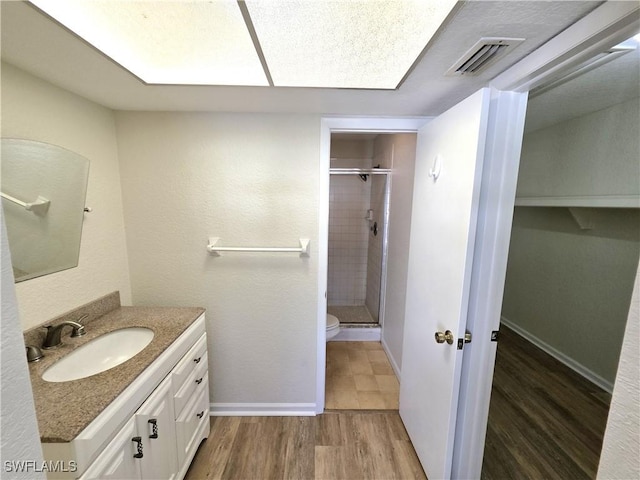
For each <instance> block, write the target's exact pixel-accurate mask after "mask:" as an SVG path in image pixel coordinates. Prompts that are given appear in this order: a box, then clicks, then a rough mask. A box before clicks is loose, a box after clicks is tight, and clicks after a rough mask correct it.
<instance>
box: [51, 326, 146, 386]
mask: <svg viewBox="0 0 640 480" xmlns="http://www.w3.org/2000/svg"><path fill="white" fill-rule="evenodd" d="M152 339H153V330H151V329H149V328H142V327H132V328H122V329H120V330H114V331H113V332H109V333H105V334H104V335H101V336H99V337H96V338H94V339H93V340H91V341H90V342H88V343H86V344H84V345H82V346H81V347H78V348H77V349H75V350H74V351H72V352H71V353H69V354H68V355H66V356H65V357H63V358H62V359H61V360H59V361H57V362H56V363H54V364H53V365H51V366H50V367H49V368H47V369H46V370H45V372H44V374H42V378H43V379H44V380H46V381H47V382H68V381H70V380H77V379H79V378H85V377H90V376H91V375H95V374H96V373H100V372H104V371H105V370H109V369H110V368H113V367H115V366H117V365H120V364H121V363H124V362H126V361H127V360H129V359H130V358H132V357H133V356H134V355H136V354H137V353H139V352H141V351H142V350H143V349H144V347H146V346H147V345H149V343H150V342H151V340H152Z"/></svg>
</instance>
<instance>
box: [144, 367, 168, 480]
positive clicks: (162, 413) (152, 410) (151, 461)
mask: <svg viewBox="0 0 640 480" xmlns="http://www.w3.org/2000/svg"><path fill="white" fill-rule="evenodd" d="M174 418H175V417H174V413H173V394H172V390H171V377H170V376H169V377H167V378H166V379H165V380H164V381H163V382H162V383H161V384H160V386H159V387H158V388H156V389H155V390H154V392H153V393H152V394H151V395H150V396H149V398H147V400H146V401H145V402H144V403H143V404H142V406H141V407H140V408H139V409H138V411H137V412H136V414H135V422H136V427H137V430H138V435H139V436H140V437H141V438H142V442H143V445H144V448H143V451H144V457H143V458H142V461H141V462H140V467H141V470H142V478H143V479H169V480H172V479H174V478H175V477H176V475H177V471H178V468H177V465H178V463H177V456H176V429H175V420H174Z"/></svg>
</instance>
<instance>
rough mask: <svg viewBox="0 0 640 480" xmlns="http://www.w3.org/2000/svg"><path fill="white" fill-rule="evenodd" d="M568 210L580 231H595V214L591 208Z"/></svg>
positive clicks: (571, 208)
mask: <svg viewBox="0 0 640 480" xmlns="http://www.w3.org/2000/svg"><path fill="white" fill-rule="evenodd" d="M567 210H569V213H570V214H571V216H572V217H573V219H574V220H575V222H576V223H577V224H578V227H579V228H580V230H593V229H594V228H595V225H594V224H593V218H592V217H593V212H592V211H591V209H590V208H584V207H568V208H567Z"/></svg>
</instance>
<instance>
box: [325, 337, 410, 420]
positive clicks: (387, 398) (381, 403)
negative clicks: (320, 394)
mask: <svg viewBox="0 0 640 480" xmlns="http://www.w3.org/2000/svg"><path fill="white" fill-rule="evenodd" d="M399 396H400V384H399V383H398V379H397V378H396V376H395V374H394V373H393V369H392V368H391V363H390V362H389V359H388V358H387V354H386V353H385V351H384V350H383V348H382V344H381V343H380V342H329V343H327V374H326V387H325V408H326V409H328V410H332V409H342V410H387V409H388V410H398V399H399Z"/></svg>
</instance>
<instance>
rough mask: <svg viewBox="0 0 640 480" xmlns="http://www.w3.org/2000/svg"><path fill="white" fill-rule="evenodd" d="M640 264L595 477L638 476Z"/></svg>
mask: <svg viewBox="0 0 640 480" xmlns="http://www.w3.org/2000/svg"><path fill="white" fill-rule="evenodd" d="M639 451H640V266H639V268H638V270H637V274H636V279H635V286H634V289H633V299H632V301H631V309H630V311H629V319H628V321H627V328H626V332H625V337H624V343H623V344H622V352H621V354H620V366H619V367H618V376H617V378H616V384H615V387H614V390H613V398H612V399H611V407H610V409H609V419H608V421H607V429H606V431H605V434H604V443H603V445H602V454H601V455H600V465H599V466H598V478H601V479H607V480H612V479H619V480H625V479H629V478H640V456H638V452H639Z"/></svg>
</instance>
